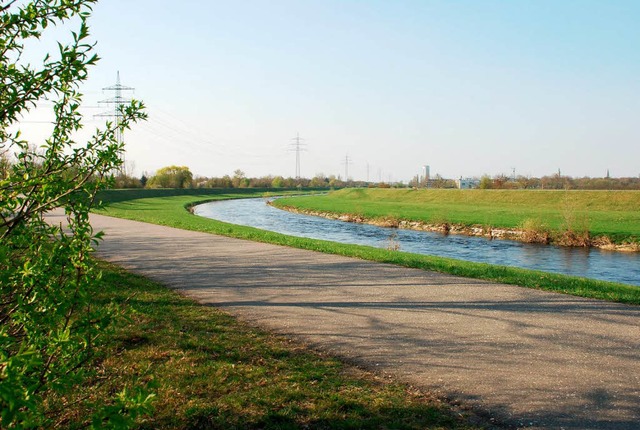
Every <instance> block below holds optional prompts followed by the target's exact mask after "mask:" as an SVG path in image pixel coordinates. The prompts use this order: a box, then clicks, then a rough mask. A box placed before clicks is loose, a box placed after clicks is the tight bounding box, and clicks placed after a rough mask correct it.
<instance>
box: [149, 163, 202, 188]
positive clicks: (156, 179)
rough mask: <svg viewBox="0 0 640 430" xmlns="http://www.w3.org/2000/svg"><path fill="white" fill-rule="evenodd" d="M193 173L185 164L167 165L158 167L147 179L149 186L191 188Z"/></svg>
mask: <svg viewBox="0 0 640 430" xmlns="http://www.w3.org/2000/svg"><path fill="white" fill-rule="evenodd" d="M192 183H193V174H192V173H191V171H190V170H189V168H188V167H186V166H167V167H163V168H162V169H158V171H157V172H156V174H155V175H154V176H153V177H152V178H151V179H149V182H148V183H147V186H148V187H149V188H191V185H192Z"/></svg>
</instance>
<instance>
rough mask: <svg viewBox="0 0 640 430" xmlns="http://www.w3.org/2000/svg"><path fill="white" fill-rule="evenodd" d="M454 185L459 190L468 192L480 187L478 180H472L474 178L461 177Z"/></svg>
mask: <svg viewBox="0 0 640 430" xmlns="http://www.w3.org/2000/svg"><path fill="white" fill-rule="evenodd" d="M456 185H457V186H458V188H459V189H461V190H470V189H472V188H478V187H480V179H474V178H466V179H462V176H461V177H460V179H456Z"/></svg>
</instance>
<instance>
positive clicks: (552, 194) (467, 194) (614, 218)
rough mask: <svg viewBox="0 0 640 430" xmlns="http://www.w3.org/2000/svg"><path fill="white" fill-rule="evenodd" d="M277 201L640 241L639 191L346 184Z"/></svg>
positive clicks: (335, 210)
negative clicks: (353, 186) (357, 186)
mask: <svg viewBox="0 0 640 430" xmlns="http://www.w3.org/2000/svg"><path fill="white" fill-rule="evenodd" d="M275 205H276V206H279V207H284V206H292V207H295V208H298V209H303V210H311V211H316V212H328V213H334V214H353V215H357V216H361V217H363V218H366V219H384V218H395V219H398V220H410V221H419V222H423V223H427V224H428V223H432V224H444V223H447V224H458V225H464V226H484V227H494V228H495V227H498V228H510V229H523V230H532V231H531V233H534V232H535V231H536V230H537V232H538V233H545V232H546V233H549V234H550V236H551V238H554V237H555V238H556V239H558V241H559V240H560V238H562V236H563V235H564V234H565V233H566V232H573V233H575V234H578V235H579V234H584V233H588V236H589V237H590V238H591V239H592V240H594V241H595V240H597V238H601V240H607V239H605V238H608V240H609V241H611V242H612V243H615V244H624V243H636V244H640V192H639V191H555V190H436V189H432V190H412V189H399V190H395V189H345V190H340V191H335V192H332V193H329V194H328V195H323V196H313V197H311V196H309V197H301V198H296V199H282V200H278V201H276V202H275Z"/></svg>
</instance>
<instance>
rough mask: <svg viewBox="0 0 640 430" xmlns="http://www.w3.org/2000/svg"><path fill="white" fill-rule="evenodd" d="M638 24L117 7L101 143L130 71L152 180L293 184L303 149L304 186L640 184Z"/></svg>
mask: <svg viewBox="0 0 640 430" xmlns="http://www.w3.org/2000/svg"><path fill="white" fill-rule="evenodd" d="M638 22H640V1H637V0H630V1H624V0H606V1H605V0H601V1H591V0H575V1H573V0H563V1H557V0H534V1H525V0H512V1H507V0H502V1H491V0H467V1H465V0H458V1H454V0H449V1H433V0H414V1H412V0H394V1H388V0H367V1H364V0H340V1H337V0H322V1H321V0H317V1H316V0H297V1H293V0H292V1H287V0H269V1H267V0H264V1H253V0H251V1H242V0H238V1H227V0H225V1H217V0H216V1H204V0H202V1H196V0H183V1H180V2H175V1H171V2H169V1H165V0H153V1H152V0H135V1H124V0H104V1H101V2H99V3H98V4H97V5H96V6H95V7H94V11H93V15H92V17H91V19H90V20H89V26H90V31H91V35H92V39H93V40H95V41H96V42H97V44H96V52H97V53H98V54H99V56H100V57H101V61H100V62H99V64H98V65H97V66H95V67H94V68H93V69H92V70H91V72H90V78H89V80H88V81H87V82H86V84H85V85H84V86H83V91H84V93H85V98H84V101H85V108H84V112H85V113H86V118H87V125H86V128H87V130H92V129H93V128H95V127H96V126H98V125H99V122H100V121H101V120H99V119H98V118H96V117H94V115H95V114H97V113H100V112H103V111H105V110H108V108H107V107H106V106H104V105H103V106H102V107H100V106H101V105H100V104H99V103H98V102H99V101H101V100H105V99H108V98H110V97H112V96H113V94H111V93H109V92H108V91H102V88H103V87H107V86H110V85H113V84H114V83H115V80H116V74H117V72H118V71H119V72H120V76H121V81H122V84H123V85H127V86H130V87H134V88H135V91H134V92H132V93H130V94H125V95H129V96H131V97H134V98H136V99H140V100H143V101H144V103H145V105H146V106H147V113H148V114H149V120H148V121H147V122H145V123H142V124H138V125H136V126H134V130H132V131H130V132H127V134H126V135H125V140H126V148H127V155H126V159H127V162H128V163H129V165H130V167H132V168H133V171H134V173H135V174H138V175H139V174H141V173H142V172H146V173H147V174H152V173H153V172H154V171H155V170H156V169H158V168H161V167H164V166H167V165H185V166H188V167H189V168H190V169H191V171H192V172H193V173H194V174H196V175H202V176H222V175H225V174H230V175H232V174H233V172H234V171H235V170H236V169H241V170H242V171H244V172H245V173H246V174H247V176H250V177H253V176H264V175H282V176H285V177H288V176H294V175H295V171H296V170H295V169H296V164H295V163H296V154H295V152H294V151H293V146H292V143H293V142H294V141H293V140H292V139H293V138H295V137H296V135H297V134H298V133H299V136H300V137H301V138H302V139H304V140H303V141H302V142H303V143H304V146H303V149H304V152H301V153H300V170H301V176H304V177H312V176H314V175H316V174H320V173H321V174H324V175H336V176H338V175H339V176H341V177H343V178H344V176H345V168H346V167H348V174H349V176H350V177H351V178H353V179H356V180H367V179H368V180H371V181H378V180H384V181H388V180H392V181H400V180H403V181H405V182H406V181H408V180H410V179H411V178H412V177H413V176H415V175H416V174H418V173H419V172H420V171H421V167H422V166H423V165H429V166H430V172H431V174H432V175H435V174H440V175H441V176H443V177H445V178H459V177H474V176H476V177H479V176H481V175H484V174H488V175H491V176H493V175H497V174H507V175H511V174H512V173H513V171H514V169H515V172H516V174H517V175H525V176H544V175H551V174H554V173H557V172H558V170H559V169H560V171H561V173H562V174H563V175H569V176H574V177H582V176H593V177H602V176H605V175H606V173H607V170H609V172H610V174H611V176H614V177H628V176H638V175H640V163H639V160H640V121H639V113H640V49H638V46H639V45H638V43H639V42H640V25H638ZM63 30H64V29H62V28H60V29H57V30H53V32H52V33H51V34H45V37H44V38H43V40H42V41H40V42H38V43H37V44H34V45H30V49H31V54H30V55H35V56H36V57H37V56H38V55H40V52H44V50H46V49H49V48H50V47H52V46H53V45H52V43H53V41H55V40H56V39H59V38H64V35H63ZM34 115H35V114H34ZM32 119H33V118H32ZM102 121H103V120H102ZM21 127H22V129H23V133H25V135H27V136H29V135H30V136H37V135H38V133H40V132H41V131H42V129H43V128H44V127H45V125H42V124H39V123H35V122H31V123H24V124H22V125H21ZM346 160H348V161H349V162H348V163H345V161H346Z"/></svg>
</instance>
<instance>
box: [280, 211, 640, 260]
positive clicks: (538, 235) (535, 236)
mask: <svg viewBox="0 0 640 430" xmlns="http://www.w3.org/2000/svg"><path fill="white" fill-rule="evenodd" d="M268 204H270V205H272V206H273V201H269V202H268ZM275 207H277V208H278V209H282V210H286V211H288V212H292V213H296V214H300V215H311V216H317V217H321V218H326V219H331V220H337V221H345V222H354V223H359V224H370V225H375V226H378V227H387V228H400V229H405V230H415V231H429V232H435V233H442V234H445V235H446V234H462V235H466V236H477V237H484V238H487V239H490V240H493V239H507V240H516V241H519V242H524V243H541V244H546V245H549V244H554V245H560V246H570V247H593V248H600V249H604V250H607V251H620V252H640V243H624V244H616V243H613V242H612V241H611V239H610V238H609V237H607V236H599V237H595V238H592V237H590V236H589V235H588V234H585V232H578V233H576V232H569V231H565V232H561V233H554V232H550V231H548V230H544V229H540V228H538V229H536V228H535V227H534V226H532V227H531V228H529V229H517V228H510V229H507V228H498V227H492V226H488V225H485V226H483V225H473V226H468V225H464V224H450V223H447V222H443V223H426V222H423V221H411V220H403V219H397V218H395V217H381V218H367V217H365V216H363V215H358V214H349V213H335V212H326V211H316V210H312V209H301V208H298V207H295V206H290V205H277V206H275Z"/></svg>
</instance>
